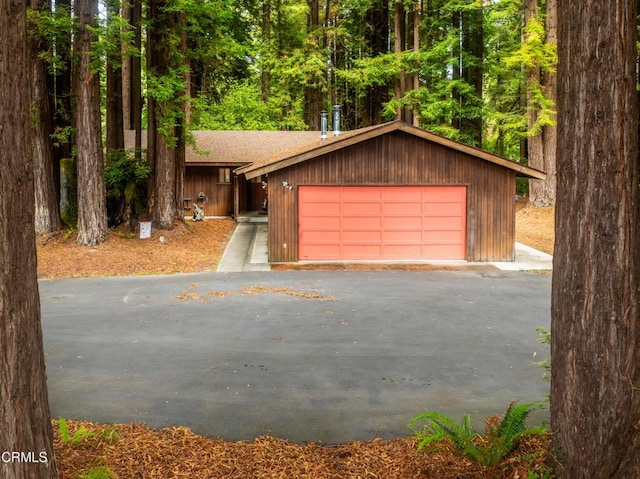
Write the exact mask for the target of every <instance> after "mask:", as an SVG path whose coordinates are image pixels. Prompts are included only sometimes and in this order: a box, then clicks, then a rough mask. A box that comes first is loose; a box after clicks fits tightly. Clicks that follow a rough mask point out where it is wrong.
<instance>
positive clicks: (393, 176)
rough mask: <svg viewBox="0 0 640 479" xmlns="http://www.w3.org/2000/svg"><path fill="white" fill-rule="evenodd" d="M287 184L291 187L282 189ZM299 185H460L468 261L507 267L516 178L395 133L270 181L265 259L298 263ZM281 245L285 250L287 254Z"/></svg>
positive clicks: (511, 250) (286, 171) (511, 246)
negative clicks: (463, 191)
mask: <svg viewBox="0 0 640 479" xmlns="http://www.w3.org/2000/svg"><path fill="white" fill-rule="evenodd" d="M283 181H286V182H288V183H289V184H290V185H292V186H293V189H291V190H289V189H287V188H284V187H283V186H282V182H283ZM302 185H423V186H429V185H465V186H467V194H468V198H467V260H468V261H512V260H513V259H514V236H515V202H514V195H515V172H514V171H512V170H508V169H506V168H503V167H501V166H497V165H494V164H491V163H488V162H487V161H484V160H481V159H478V158H475V157H473V156H470V155H467V154H466V153H462V152H458V151H454V150H451V149H448V148H445V147H443V146H441V145H437V144H435V143H431V142H428V141H426V140H424V139H422V138H418V137H415V136H413V135H409V134H406V133H402V132H393V133H389V134H387V135H383V136H378V137H376V138H373V139H371V140H368V141H365V142H362V143H358V144H356V145H353V146H350V147H347V148H344V149H342V150H338V151H335V152H332V153H329V154H327V155H325V156H322V157H319V158H316V159H312V160H309V161H306V162H303V163H299V164H297V165H294V166H291V167H288V168H284V169H282V170H279V171H275V172H272V173H270V174H269V260H270V261H272V262H288V261H297V260H298V229H297V228H298V224H297V223H298V220H297V218H298V211H297V204H298V201H297V188H298V187H299V186H302ZM285 244H286V247H285Z"/></svg>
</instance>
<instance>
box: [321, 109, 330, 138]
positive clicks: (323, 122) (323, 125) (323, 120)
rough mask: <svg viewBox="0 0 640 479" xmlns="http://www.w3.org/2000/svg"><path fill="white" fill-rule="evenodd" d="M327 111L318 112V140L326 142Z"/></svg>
mask: <svg viewBox="0 0 640 479" xmlns="http://www.w3.org/2000/svg"><path fill="white" fill-rule="evenodd" d="M327 116H328V115H327V111H326V110H322V112H320V139H321V140H326V139H327V128H328V127H327Z"/></svg>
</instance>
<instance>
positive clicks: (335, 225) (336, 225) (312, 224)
mask: <svg viewBox="0 0 640 479" xmlns="http://www.w3.org/2000/svg"><path fill="white" fill-rule="evenodd" d="M307 218H308V223H309V226H308V228H307V229H306V231H340V229H341V222H340V217H339V216H307Z"/></svg>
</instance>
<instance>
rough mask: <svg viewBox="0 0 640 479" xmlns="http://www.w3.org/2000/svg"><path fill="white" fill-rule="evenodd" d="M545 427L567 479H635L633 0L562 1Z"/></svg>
mask: <svg viewBox="0 0 640 479" xmlns="http://www.w3.org/2000/svg"><path fill="white" fill-rule="evenodd" d="M558 12H559V13H561V15H559V17H558V52H559V59H558V60H559V66H558V158H557V167H558V171H557V176H558V196H557V202H556V243H555V251H554V264H553V269H554V273H553V284H552V322H551V341H552V343H551V363H552V365H553V367H552V379H551V428H552V430H553V431H554V435H553V447H554V450H555V451H556V453H557V457H558V459H559V461H560V464H559V467H558V468H557V469H558V472H559V474H560V477H562V478H567V479H569V478H570V479H583V478H584V479H587V478H589V479H592V478H615V479H621V478H625V479H631V478H637V477H640V329H639V328H640V309H639V306H638V303H639V300H640V292H639V288H638V285H639V284H640V274H639V271H640V251H639V250H640V242H639V241H638V234H639V233H640V231H639V226H638V225H639V224H640V212H639V198H638V194H639V192H638V188H639V187H638V185H639V182H640V178H639V175H638V167H639V161H638V100H637V92H636V65H635V60H636V43H635V42H636V0H608V1H604V0H585V1H583V2H572V1H565V2H564V3H561V4H559V5H558Z"/></svg>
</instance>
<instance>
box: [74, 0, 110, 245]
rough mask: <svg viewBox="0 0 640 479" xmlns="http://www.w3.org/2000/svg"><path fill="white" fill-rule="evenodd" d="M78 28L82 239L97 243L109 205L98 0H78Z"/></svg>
mask: <svg viewBox="0 0 640 479" xmlns="http://www.w3.org/2000/svg"><path fill="white" fill-rule="evenodd" d="M75 8H76V16H77V17H78V31H77V33H76V36H75V54H76V56H77V58H78V60H77V64H76V70H75V75H74V82H73V84H74V87H73V91H74V97H75V104H76V106H75V122H76V147H77V171H78V239H77V242H78V244H80V245H84V246H93V245H96V244H98V243H101V242H103V241H104V240H105V239H106V237H107V231H108V228H107V205H106V202H107V200H106V190H105V185H104V164H103V153H102V126H101V125H102V123H101V114H100V79H99V77H98V73H97V72H96V71H95V66H94V65H93V62H92V52H91V44H92V43H93V42H94V41H96V35H95V33H93V30H92V28H95V27H96V18H97V17H98V2H97V0H77V2H76V4H75Z"/></svg>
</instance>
